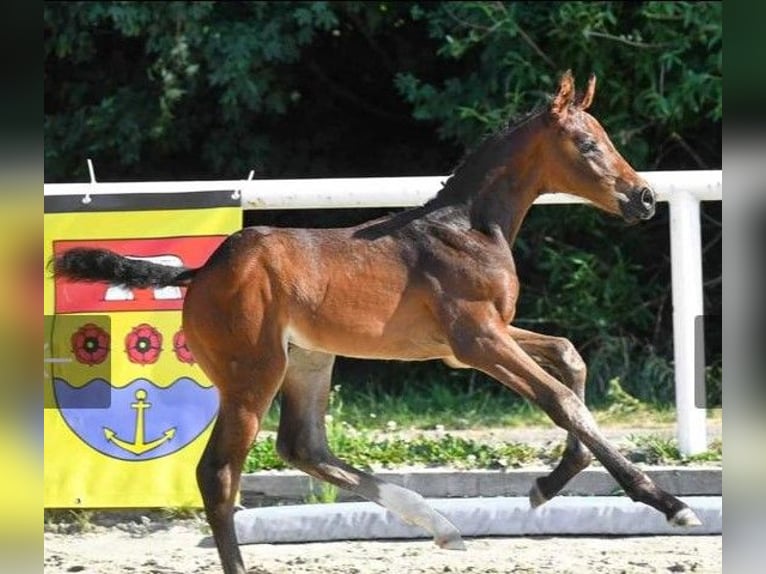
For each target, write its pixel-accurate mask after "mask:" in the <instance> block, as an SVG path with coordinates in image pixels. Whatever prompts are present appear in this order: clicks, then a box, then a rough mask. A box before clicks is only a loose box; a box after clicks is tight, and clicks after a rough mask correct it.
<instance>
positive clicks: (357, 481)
mask: <svg viewBox="0 0 766 574" xmlns="http://www.w3.org/2000/svg"><path fill="white" fill-rule="evenodd" d="M334 360H335V357H334V356H333V355H327V354H324V353H317V352H309V351H305V350H303V349H299V348H293V349H291V350H290V360H289V367H288V370H287V373H286V375H285V380H284V383H283V385H282V389H281V390H282V402H281V417H280V421H279V431H278V435H277V451H278V452H279V454H280V456H281V457H282V458H283V459H285V461H287V462H288V463H290V464H291V465H293V466H295V467H296V468H298V469H300V470H302V471H304V472H305V473H307V474H309V475H311V476H313V477H315V478H318V479H320V480H324V481H326V482H329V483H331V484H334V485H336V486H339V487H341V488H344V489H346V490H349V491H351V492H354V493H355V494H357V495H359V496H361V497H363V498H366V499H367V500H370V501H372V502H375V503H377V504H379V505H380V506H383V507H384V508H387V509H388V510H390V511H391V512H393V513H394V514H396V515H397V516H399V518H401V519H402V520H404V521H405V522H407V523H409V524H414V525H417V526H420V527H421V528H423V529H425V530H426V531H428V532H430V533H431V534H432V535H433V537H434V542H435V543H436V544H437V545H438V546H440V547H442V548H447V549H452V550H465V545H464V543H463V540H462V538H461V537H460V533H459V532H458V530H457V528H455V526H454V525H453V524H452V523H450V522H449V521H448V520H447V519H446V518H445V517H444V516H442V515H441V514H439V513H438V512H436V511H435V510H434V509H433V508H431V507H430V506H429V505H428V503H427V502H426V500H425V499H424V498H423V497H422V496H421V495H419V494H417V493H415V492H413V491H411V490H409V489H406V488H403V487H401V486H397V485H394V484H391V483H388V482H386V481H384V480H381V479H379V478H377V477H375V476H372V475H370V474H368V473H366V472H363V471H361V470H359V469H357V468H354V467H353V466H351V465H349V464H347V463H346V462H344V461H342V460H340V459H339V458H338V457H336V456H335V455H334V454H333V453H332V452H331V451H330V449H329V446H328V444H327V435H326V431H325V412H326V409H327V401H328V396H329V391H330V380H331V376H332V367H333V363H334Z"/></svg>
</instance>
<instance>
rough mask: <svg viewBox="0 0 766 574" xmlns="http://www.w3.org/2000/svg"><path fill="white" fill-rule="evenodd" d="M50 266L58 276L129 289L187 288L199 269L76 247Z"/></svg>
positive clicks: (103, 250)
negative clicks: (123, 286)
mask: <svg viewBox="0 0 766 574" xmlns="http://www.w3.org/2000/svg"><path fill="white" fill-rule="evenodd" d="M48 267H49V268H51V267H52V270H53V274H54V275H55V276H57V277H66V278H67V279H71V280H72V281H82V282H89V283H98V282H103V283H113V284H116V285H125V286H126V287H134V288H142V287H166V286H168V285H176V286H179V287H180V286H182V285H187V284H188V283H189V282H190V281H191V279H192V278H193V277H194V275H196V273H197V271H198V269H188V268H186V267H172V266H170V265H159V264H157V263H152V262H150V261H144V260H140V259H130V258H129V257H123V256H122V255H119V254H117V253H115V252H114V251H109V250H107V249H88V248H84V247H75V248H73V249H69V250H68V251H65V252H64V253H63V254H61V255H59V256H58V257H56V258H54V259H51V261H50V263H49V264H48Z"/></svg>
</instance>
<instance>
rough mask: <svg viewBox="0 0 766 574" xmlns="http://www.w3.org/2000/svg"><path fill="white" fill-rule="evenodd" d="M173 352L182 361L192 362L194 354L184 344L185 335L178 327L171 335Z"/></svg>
mask: <svg viewBox="0 0 766 574" xmlns="http://www.w3.org/2000/svg"><path fill="white" fill-rule="evenodd" d="M173 352H174V353H175V354H176V358H177V359H178V360H179V361H181V362H182V363H188V364H189V365H193V364H194V355H192V352H191V350H190V349H189V347H188V345H187V344H186V335H185V334H184V331H183V329H179V330H178V332H177V333H176V334H175V335H173Z"/></svg>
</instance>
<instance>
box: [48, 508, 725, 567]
mask: <svg viewBox="0 0 766 574" xmlns="http://www.w3.org/2000/svg"><path fill="white" fill-rule="evenodd" d="M204 529H205V527H204V525H203V523H201V522H199V521H195V520H182V521H179V520H175V521H172V522H167V523H165V524H162V523H153V522H152V523H145V524H135V523H134V524H120V525H117V526H112V527H108V528H107V527H103V526H96V527H94V531H92V532H84V533H77V534H62V533H53V532H47V533H46V534H45V566H44V572H46V573H49V574H59V573H68V572H87V573H98V574H117V573H120V574H122V573H125V572H129V573H137V574H138V573H141V574H206V573H214V572H220V566H219V563H218V555H217V554H216V551H215V549H213V548H210V547H209V538H208V537H207V536H206V534H205V533H204ZM467 546H468V550H467V551H466V552H455V551H449V550H441V549H438V548H436V547H435V546H434V545H433V543H432V542H431V541H429V540H418V541H393V542H391V541H387V542H368V541H353V542H324V543H307V544H277V545H274V544H257V545H248V546H243V547H242V553H243V556H244V559H245V563H246V565H247V567H248V572H249V574H267V573H268V574H281V573H290V574H300V573H312V574H322V573H328V574H368V573H369V574H378V573H380V574H384V573H385V574H398V573H402V574H406V573H413V574H414V573H418V574H421V573H422V574H426V573H427V574H431V573H433V574H436V573H440V574H441V573H445V572H455V573H471V574H476V573H493V574H500V573H529V574H531V573H543V572H545V573H552V572H555V573H577V574H584V573H625V574H632V573H639V574H640V573H646V572H705V573H712V572H721V571H722V555H721V552H722V537H721V536H651V537H630V538H628V537H610V538H603V537H602V538H581V537H577V538H572V537H570V538H540V537H536V538H476V539H469V540H468V541H467Z"/></svg>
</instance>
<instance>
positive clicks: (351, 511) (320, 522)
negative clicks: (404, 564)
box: [234, 496, 723, 547]
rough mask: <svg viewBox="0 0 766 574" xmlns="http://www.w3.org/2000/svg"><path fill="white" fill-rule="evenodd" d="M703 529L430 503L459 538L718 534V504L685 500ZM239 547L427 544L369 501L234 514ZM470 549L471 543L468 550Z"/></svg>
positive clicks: (624, 509) (613, 503) (640, 513)
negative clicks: (339, 542)
mask: <svg viewBox="0 0 766 574" xmlns="http://www.w3.org/2000/svg"><path fill="white" fill-rule="evenodd" d="M683 500H684V501H685V502H686V503H687V504H689V506H690V507H691V508H692V509H693V510H694V511H695V512H696V513H697V515H698V516H699V518H700V520H702V526H697V527H686V528H679V527H673V526H670V525H669V524H668V523H667V522H666V520H665V517H664V516H663V515H662V514H661V513H660V512H657V511H656V510H655V509H653V508H650V507H649V506H646V505H644V504H639V503H636V502H633V501H631V500H630V499H628V498H626V497H624V496H623V497H619V496H607V497H585V496H562V497H558V498H555V499H553V500H551V501H549V502H548V503H546V504H544V505H543V506H541V507H539V508H536V509H531V508H530V506H529V501H528V500H527V498H526V497H496V498H471V499H466V498H463V499H455V498H449V499H444V498H443V499H431V500H429V501H428V502H429V504H430V505H431V506H432V507H433V508H434V509H435V510H437V511H438V512H439V513H441V514H442V515H444V516H445V517H446V518H447V519H448V520H449V521H450V522H452V523H453V524H454V525H455V527H456V528H457V529H458V530H459V531H460V532H461V534H462V535H463V536H464V537H472V536H534V535H548V536H550V535H578V536H588V535H590V536H597V535H618V536H620V535H621V536H631V535H633V536H635V535H646V534H655V535H694V534H720V533H721V532H722V529H723V519H722V516H723V500H722V498H720V497H713V496H709V497H685V498H684V499H683ZM234 525H235V528H236V533H237V540H238V541H239V543H240V544H259V543H260V544H264V543H266V544H271V543H280V542H312V541H313V542H318V541H330V540H384V539H408V538H410V539H411V538H428V537H429V534H428V533H427V532H425V531H424V530H423V529H421V528H418V527H415V526H411V525H407V524H405V523H404V522H402V521H401V520H400V519H399V518H397V517H396V516H394V515H393V514H392V513H390V512H389V511H387V510H385V509H383V508H381V507H380V506H377V505H376V504H373V503H372V502H345V503H334V504H301V505H297V506H274V507H269V508H252V509H249V510H241V511H239V512H237V513H236V514H235V515H234ZM469 547H470V544H469Z"/></svg>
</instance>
